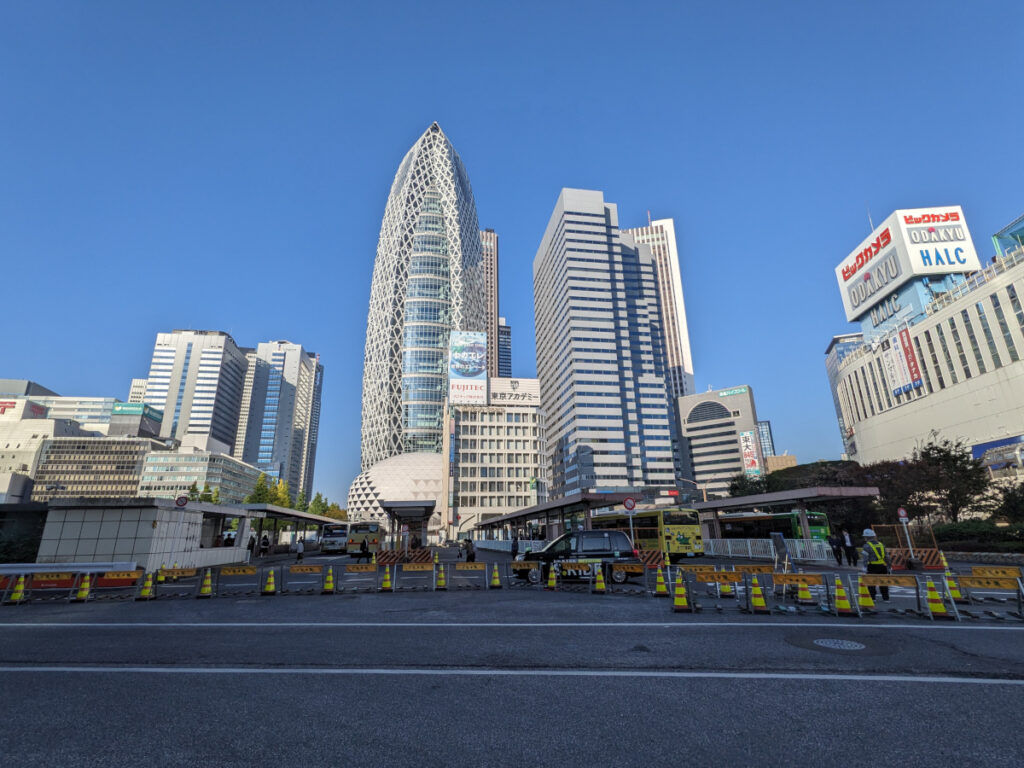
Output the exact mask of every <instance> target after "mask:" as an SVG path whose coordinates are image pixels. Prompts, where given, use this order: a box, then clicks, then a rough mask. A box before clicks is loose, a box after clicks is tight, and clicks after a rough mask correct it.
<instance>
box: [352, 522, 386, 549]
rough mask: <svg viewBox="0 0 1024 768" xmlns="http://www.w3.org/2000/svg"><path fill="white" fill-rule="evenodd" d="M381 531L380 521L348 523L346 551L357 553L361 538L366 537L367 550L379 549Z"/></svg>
mask: <svg viewBox="0 0 1024 768" xmlns="http://www.w3.org/2000/svg"><path fill="white" fill-rule="evenodd" d="M382 533H383V532H382V531H381V527H380V523H350V524H349V526H348V547H347V550H348V553H349V554H350V555H358V554H359V552H360V550H359V545H360V544H361V543H362V541H363V539H366V546H367V548H368V551H369V552H377V551H379V550H380V539H381V535H382Z"/></svg>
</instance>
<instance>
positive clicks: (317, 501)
mask: <svg viewBox="0 0 1024 768" xmlns="http://www.w3.org/2000/svg"><path fill="white" fill-rule="evenodd" d="M327 506H328V504H327V501H326V499H324V496H323V494H322V493H320V492H319V491H317V493H316V496H314V497H313V500H312V501H311V502H309V509H308V510H307V512H309V513H310V514H313V515H323V514H324V512H326V511H327Z"/></svg>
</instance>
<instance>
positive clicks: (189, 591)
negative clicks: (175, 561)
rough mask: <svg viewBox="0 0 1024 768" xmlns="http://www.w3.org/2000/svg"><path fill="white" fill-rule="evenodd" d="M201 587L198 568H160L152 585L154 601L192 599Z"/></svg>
mask: <svg viewBox="0 0 1024 768" xmlns="http://www.w3.org/2000/svg"><path fill="white" fill-rule="evenodd" d="M200 586H201V582H200V580H199V569H198V568H161V569H160V570H159V571H157V581H156V583H155V584H154V594H155V595H156V599H160V598H166V597H192V596H194V595H195V594H196V593H197V592H198V591H199V587H200Z"/></svg>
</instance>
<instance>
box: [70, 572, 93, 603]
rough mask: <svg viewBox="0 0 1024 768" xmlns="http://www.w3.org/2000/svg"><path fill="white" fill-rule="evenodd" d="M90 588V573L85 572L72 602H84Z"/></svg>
mask: <svg viewBox="0 0 1024 768" xmlns="http://www.w3.org/2000/svg"><path fill="white" fill-rule="evenodd" d="M91 590H92V574H91V573H87V574H85V576H84V577H83V578H82V582H81V583H80V584H79V585H78V592H77V593H76V594H75V596H74V597H73V598H71V602H72V603H84V602H86V601H88V599H89V592H90V591H91Z"/></svg>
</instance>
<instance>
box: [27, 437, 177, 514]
mask: <svg viewBox="0 0 1024 768" xmlns="http://www.w3.org/2000/svg"><path fill="white" fill-rule="evenodd" d="M166 449H167V446H166V445H164V443H162V442H161V441H159V440H152V439H149V438H144V437H54V438H51V439H49V440H46V441H45V442H44V443H43V448H42V452H41V454H40V458H39V468H38V470H37V471H36V477H35V487H34V488H33V490H32V501H49V500H51V499H58V498H82V499H108V498H132V497H134V496H136V495H137V491H138V487H139V478H140V477H141V476H142V466H143V463H144V461H145V458H146V455H147V454H149V453H150V452H153V451H161V450H166Z"/></svg>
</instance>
